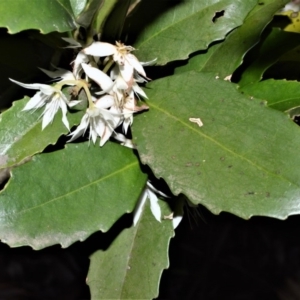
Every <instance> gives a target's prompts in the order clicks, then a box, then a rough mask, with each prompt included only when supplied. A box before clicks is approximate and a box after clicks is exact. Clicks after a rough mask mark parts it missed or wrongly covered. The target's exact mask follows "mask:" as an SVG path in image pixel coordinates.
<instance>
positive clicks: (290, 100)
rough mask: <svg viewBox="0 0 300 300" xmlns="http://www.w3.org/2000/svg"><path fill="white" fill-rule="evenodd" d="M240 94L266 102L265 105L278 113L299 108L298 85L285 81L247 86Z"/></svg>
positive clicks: (299, 94)
mask: <svg viewBox="0 0 300 300" xmlns="http://www.w3.org/2000/svg"><path fill="white" fill-rule="evenodd" d="M241 91H242V92H244V93H246V94H248V95H250V96H253V97H256V98H259V99H263V100H266V101H267V105H268V106H269V107H272V108H274V109H277V110H280V111H287V110H290V109H292V108H294V107H297V106H300V83H299V82H298V81H286V80H273V79H269V80H264V81H261V82H256V83H253V84H248V85H246V86H245V87H244V88H242V89H241Z"/></svg>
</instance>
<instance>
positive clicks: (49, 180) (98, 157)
mask: <svg viewBox="0 0 300 300" xmlns="http://www.w3.org/2000/svg"><path fill="white" fill-rule="evenodd" d="M29 174H30V176H29ZM145 182H146V175H145V174H143V173H141V171H140V168H139V162H138V160H137V157H136V156H135V155H134V154H133V153H132V150H131V149H128V148H125V147H122V146H120V145H118V144H113V143H107V144H106V145H105V147H103V148H100V147H99V146H98V145H96V146H94V145H90V146H89V143H88V142H86V143H80V144H69V145H67V146H66V148H65V149H62V150H59V151H55V152H53V153H46V154H41V155H38V156H34V157H33V159H32V161H30V162H28V163H27V164H24V165H22V166H20V167H18V168H16V169H14V170H13V171H12V177H11V179H10V181H9V182H8V184H7V185H6V187H5V189H4V190H3V191H2V193H1V194H0V232H1V234H0V239H1V240H2V241H3V242H5V243H7V244H9V245H10V246H21V245H30V246H32V247H33V248H35V249H40V248H43V247H46V246H50V245H53V244H61V245H62V246H63V247H67V246H69V245H70V244H72V243H73V242H75V241H78V240H81V241H82V240H84V239H86V238H87V237H88V236H89V235H91V234H92V233H93V232H95V231H97V230H102V231H106V230H108V229H109V228H110V226H111V225H112V224H113V223H114V222H115V221H116V220H117V219H118V218H119V217H120V216H121V215H123V214H124V213H126V212H130V211H132V210H133V208H134V207H135V204H136V201H137V199H138V197H139V195H140V192H141V190H142V189H143V187H144V185H145ZM116 187H117V188H116Z"/></svg>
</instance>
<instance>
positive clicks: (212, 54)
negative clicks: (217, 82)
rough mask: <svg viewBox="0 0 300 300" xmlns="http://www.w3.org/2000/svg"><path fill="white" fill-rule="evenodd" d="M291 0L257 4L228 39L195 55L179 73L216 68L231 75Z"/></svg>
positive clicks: (223, 74) (178, 69) (272, 0)
mask: <svg viewBox="0 0 300 300" xmlns="http://www.w3.org/2000/svg"><path fill="white" fill-rule="evenodd" d="M287 2H289V1H288V0H282V1H278V0H265V1H263V2H260V3H259V4H257V5H256V6H255V7H254V8H253V9H252V11H251V12H250V13H249V15H247V17H246V19H245V21H244V24H243V25H242V26H240V27H239V28H237V29H235V30H234V31H233V32H232V33H230V34H229V35H228V36H227V37H226V40H225V41H224V42H220V43H218V44H215V45H212V46H211V47H209V49H208V50H207V51H205V52H204V53H200V54H198V55H196V56H194V57H192V58H191V59H189V62H188V64H187V65H185V66H183V67H180V68H177V69H176V72H175V73H177V74H179V73H182V72H186V71H192V70H194V71H204V72H214V73H215V74H216V75H218V76H220V77H221V78H225V77H226V76H228V75H231V74H232V73H233V72H234V71H235V69H236V68H237V67H238V66H239V65H240V64H241V63H242V62H243V58H244V56H245V53H246V52H247V51H248V50H249V49H250V48H252V47H253V45H255V44H256V43H257V42H258V41H259V38H260V34H261V32H262V31H263V29H264V28H265V26H266V25H267V24H268V23H269V22H270V21H271V20H272V18H273V15H274V14H275V13H276V12H277V11H278V10H279V9H280V8H281V7H283V6H284V4H286V3H287Z"/></svg>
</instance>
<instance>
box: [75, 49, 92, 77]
mask: <svg viewBox="0 0 300 300" xmlns="http://www.w3.org/2000/svg"><path fill="white" fill-rule="evenodd" d="M87 62H89V58H88V57H87V55H86V54H84V53H83V52H82V51H80V52H79V53H78V54H77V56H76V59H75V60H74V62H73V63H74V65H73V74H74V76H75V78H76V79H80V77H81V74H82V66H81V64H82V63H87Z"/></svg>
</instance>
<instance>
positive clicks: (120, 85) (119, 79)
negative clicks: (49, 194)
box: [115, 76, 128, 90]
mask: <svg viewBox="0 0 300 300" xmlns="http://www.w3.org/2000/svg"><path fill="white" fill-rule="evenodd" d="M115 87H116V88H117V89H118V90H127V89H128V84H127V83H126V81H125V80H124V79H123V77H122V76H118V77H117V79H116V81H115Z"/></svg>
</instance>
